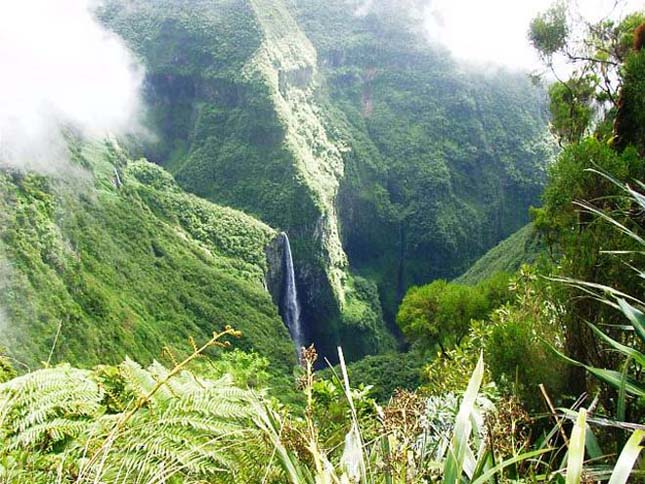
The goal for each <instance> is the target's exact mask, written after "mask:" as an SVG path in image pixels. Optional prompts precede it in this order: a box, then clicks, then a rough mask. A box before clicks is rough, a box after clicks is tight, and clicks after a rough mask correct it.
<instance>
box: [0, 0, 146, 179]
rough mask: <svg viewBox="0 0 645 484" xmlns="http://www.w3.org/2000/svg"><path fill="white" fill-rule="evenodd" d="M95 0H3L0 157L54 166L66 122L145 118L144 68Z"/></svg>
mask: <svg viewBox="0 0 645 484" xmlns="http://www.w3.org/2000/svg"><path fill="white" fill-rule="evenodd" d="M91 6H92V5H91V3H90V0H56V1H52V0H0V65H1V66H2V75H0V161H2V162H3V163H5V164H6V163H9V164H11V165H13V166H21V167H26V168H30V169H40V170H45V171H49V172H55V171H56V170H58V169H60V167H61V165H60V164H58V163H57V161H58V160H59V159H60V158H61V157H62V156H64V152H65V147H64V143H63V141H62V138H61V134H60V126H61V124H63V123H65V124H70V123H71V124H73V125H75V126H76V127H77V128H78V129H80V130H81V131H82V132H83V133H84V134H86V135H88V136H105V135H107V134H108V133H114V134H123V133H125V132H129V131H131V130H132V129H134V128H136V127H137V126H138V123H137V118H138V113H139V110H140V107H141V105H140V98H139V89H140V86H141V83H142V80H143V73H142V70H141V68H140V67H139V66H138V65H137V64H136V62H135V61H134V58H133V56H132V55H131V53H130V52H129V51H128V50H127V48H126V47H125V46H124V45H123V43H122V42H121V41H120V40H119V39H118V38H117V37H116V36H115V35H114V34H112V33H109V32H107V31H106V30H105V29H103V28H102V26H101V25H99V23H98V22H97V21H96V19H95V18H94V17H93V15H92V13H91V10H90V8H91Z"/></svg>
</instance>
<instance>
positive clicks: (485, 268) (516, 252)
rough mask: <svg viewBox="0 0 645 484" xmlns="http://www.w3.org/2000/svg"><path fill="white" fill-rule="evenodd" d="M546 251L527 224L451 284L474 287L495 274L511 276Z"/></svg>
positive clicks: (532, 227)
mask: <svg viewBox="0 0 645 484" xmlns="http://www.w3.org/2000/svg"><path fill="white" fill-rule="evenodd" d="M545 251H546V246H545V244H544V242H543V241H542V240H541V239H540V236H539V235H538V233H537V232H536V229H535V227H534V226H533V224H528V225H526V226H525V227H522V228H521V229H520V230H518V231H517V232H515V233H514V234H513V235H511V236H510V237H509V238H507V239H504V240H503V241H501V242H500V243H499V244H497V245H496V246H495V247H493V248H492V249H491V250H489V251H488V252H486V253H485V254H484V255H483V256H482V257H481V258H479V259H478V260H477V262H475V263H474V264H473V265H472V266H471V267H470V269H468V270H467V271H466V272H464V273H463V274H462V275H461V276H459V277H458V278H456V279H455V280H454V281H453V282H456V283H459V284H468V285H476V284H479V283H480V282H482V281H485V280H486V279H489V278H490V277H492V276H493V275H494V274H495V273H497V272H507V273H509V274H513V273H514V272H516V271H517V270H518V269H519V268H520V266H521V265H522V264H532V263H533V262H535V261H536V260H537V259H538V257H539V256H540V254H542V253H544V252H545Z"/></svg>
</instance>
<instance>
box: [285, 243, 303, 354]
mask: <svg viewBox="0 0 645 484" xmlns="http://www.w3.org/2000/svg"><path fill="white" fill-rule="evenodd" d="M282 239H283V241H284V259H283V260H284V285H283V288H282V301H281V312H282V319H284V322H285V324H286V325H287V328H289V333H291V339H292V340H293V342H294V343H295V345H296V349H297V351H298V354H300V349H301V348H302V347H303V346H304V345H305V338H304V334H303V329H302V321H301V319H300V303H299V302H298V290H297V288H296V275H295V272H294V270H293V257H292V256H291V245H290V244H289V237H288V236H287V234H285V233H283V234H282Z"/></svg>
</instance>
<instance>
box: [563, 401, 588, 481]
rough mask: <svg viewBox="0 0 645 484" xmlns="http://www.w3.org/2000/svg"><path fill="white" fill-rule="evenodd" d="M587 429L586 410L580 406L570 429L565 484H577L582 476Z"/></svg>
mask: <svg viewBox="0 0 645 484" xmlns="http://www.w3.org/2000/svg"><path fill="white" fill-rule="evenodd" d="M586 430H587V411H586V410H585V409H584V408H581V409H580V411H579V412H578V419H577V420H576V424H575V425H574V426H573V430H572V431H571V438H570V439H569V453H568V458H567V478H566V484H579V482H580V480H581V478H582V466H583V463H584V460H585V433H586Z"/></svg>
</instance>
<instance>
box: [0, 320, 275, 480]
mask: <svg viewBox="0 0 645 484" xmlns="http://www.w3.org/2000/svg"><path fill="white" fill-rule="evenodd" d="M227 331H228V330H227ZM222 334H229V333H227V332H225V333H222ZM222 334H220V335H214V337H213V340H211V342H212V341H217V339H218V338H219V337H220V336H221V335H222ZM206 347H208V346H207V345H206V346H204V347H203V348H201V349H197V350H196V352H195V353H194V355H195V354H198V352H199V351H203V349H204V348H206ZM194 355H191V357H189V358H187V359H186V360H185V361H184V362H182V363H179V364H177V365H176V366H175V368H173V369H168V368H165V367H164V366H163V365H161V364H160V363H158V362H155V363H153V364H152V365H151V366H150V367H149V368H143V367H141V366H140V365H139V364H137V363H136V362H134V361H132V360H130V359H126V361H124V362H123V363H122V364H121V365H119V366H118V367H105V366H103V367H98V368H97V369H95V370H93V371H87V370H78V369H75V368H71V367H70V366H68V365H62V366H59V367H55V368H48V369H43V370H38V371H35V372H32V373H29V374H27V375H24V376H20V377H17V378H14V379H12V380H10V381H8V382H6V383H2V384H0V447H1V448H0V482H2V483H14V482H16V483H18V482H47V483H51V482H57V483H67V482H69V483H77V484H84V483H87V484H89V483H98V482H101V483H123V484H125V483H146V484H147V483H156V482H158V483H167V482H203V481H206V482H215V483H216V482H249V481H254V480H256V477H257V475H259V473H260V472H261V471H262V466H261V465H259V464H258V463H257V462H255V463H253V462H251V463H249V465H248V467H244V468H240V466H239V462H241V461H244V460H245V456H248V453H249V449H251V448H253V446H262V445H263V443H262V439H261V435H260V433H259V431H258V430H257V428H256V427H255V426H254V425H253V421H252V415H253V414H252V405H251V402H252V395H251V393H250V392H248V391H246V390H242V389H239V388H236V387H235V386H234V385H233V379H232V378H231V377H230V376H225V377H223V378H220V379H218V380H209V379H204V378H199V377H197V376H195V375H193V374H192V373H191V372H189V371H187V370H186V369H185V367H186V364H187V362H190V361H192V359H193V357H194ZM255 473H257V475H256V474H255ZM251 476H252V477H251Z"/></svg>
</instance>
